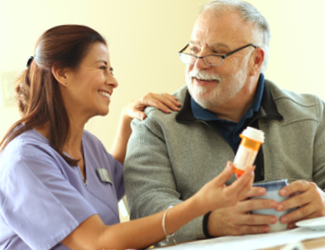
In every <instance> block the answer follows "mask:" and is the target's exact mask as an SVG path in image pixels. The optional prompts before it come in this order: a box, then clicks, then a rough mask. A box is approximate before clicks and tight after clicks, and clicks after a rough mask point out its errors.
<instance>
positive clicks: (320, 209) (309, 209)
mask: <svg viewBox="0 0 325 250" xmlns="http://www.w3.org/2000/svg"><path fill="white" fill-rule="evenodd" d="M280 195H281V196H290V198H289V199H287V200H285V201H283V202H279V203H278V205H277V208H276V210H278V211H283V210H286V209H291V208H297V207H298V208H297V209H296V210H294V211H293V212H291V213H289V214H286V215H283V216H282V217H281V218H280V221H281V222H282V223H288V228H294V227H296V225H295V223H296V222H298V221H301V220H305V219H311V218H316V217H320V216H324V215H325V193H324V192H323V191H322V190H321V189H320V188H319V187H318V186H317V185H316V184H315V183H314V182H308V181H303V180H299V181H295V182H292V183H291V184H290V185H288V186H286V187H284V188H282V189H281V190H280Z"/></svg>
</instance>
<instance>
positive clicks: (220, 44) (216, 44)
mask: <svg viewBox="0 0 325 250" xmlns="http://www.w3.org/2000/svg"><path fill="white" fill-rule="evenodd" d="M189 44H190V45H192V46H198V47H202V46H203V45H204V44H205V43H203V42H202V41H200V40H192V39H191V40H190V41H189ZM206 45H207V46H208V47H210V48H224V49H230V47H229V45H228V44H227V43H223V42H216V41H212V42H211V43H207V44H206Z"/></svg>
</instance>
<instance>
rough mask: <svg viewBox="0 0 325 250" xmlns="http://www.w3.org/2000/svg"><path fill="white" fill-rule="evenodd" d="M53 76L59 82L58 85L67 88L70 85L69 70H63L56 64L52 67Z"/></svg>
mask: <svg viewBox="0 0 325 250" xmlns="http://www.w3.org/2000/svg"><path fill="white" fill-rule="evenodd" d="M51 71H52V74H53V76H54V78H55V79H56V80H57V81H58V83H60V84H61V85H63V86H65V87H66V86H67V85H68V70H67V68H62V67H58V65H57V64H54V65H53V66H52V69H51Z"/></svg>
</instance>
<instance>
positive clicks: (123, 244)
mask: <svg viewBox="0 0 325 250" xmlns="http://www.w3.org/2000/svg"><path fill="white" fill-rule="evenodd" d="M232 167H233V165H232V164H231V163H230V162H229V163H228V164H227V166H226V168H225V169H224V170H223V172H222V173H221V174H220V175H219V176H217V177H216V178H214V179H213V180H212V181H210V182H209V183H207V184H206V185H205V186H203V188H202V189H200V190H199V191H198V192H197V193H196V194H195V195H193V196H192V197H191V198H189V199H187V200H186V201H184V202H182V203H180V204H178V205H177V206H175V207H173V208H171V209H169V210H168V213H167V214H166V218H165V226H166V231H167V233H168V234H172V233H174V232H175V231H176V230H178V229H179V228H180V227H182V226H183V225H185V224H186V223H188V222H189V221H191V220H192V219H194V218H196V217H198V216H201V215H204V214H206V213H207V212H209V211H212V210H215V209H218V208H222V207H229V206H233V205H235V204H236V203H237V202H238V201H239V200H242V199H244V198H245V197H246V194H247V192H248V191H249V190H250V188H251V186H252V182H253V180H254V172H253V171H254V168H250V167H248V168H247V170H246V172H245V173H244V175H242V176H241V177H240V178H239V179H237V180H236V181H235V182H233V183H232V184H231V185H230V186H226V185H225V182H226V181H227V180H228V179H229V178H230V177H231V175H232ZM164 213H165V211H163V212H160V213H157V214H154V215H151V216H148V217H145V218H142V219H138V220H133V221H130V222H125V223H121V224H116V225H113V226H106V225H105V224H104V223H103V222H102V220H101V219H100V217H99V216H98V215H93V216H91V217H90V218H88V219H87V220H86V221H84V222H83V223H81V224H80V226H79V227H77V228H76V229H75V230H74V231H73V232H72V233H71V234H70V235H68V236H67V237H66V238H65V239H64V240H63V241H62V243H63V244H64V245H66V246H67V247H68V248H70V249H87V250H92V249H100V250H102V249H128V248H133V249H134V248H136V249H137V248H145V247H148V246H150V245H152V244H155V243H157V242H159V241H161V240H162V239H164V238H165V234H164V232H163V229H162V218H163V215H164Z"/></svg>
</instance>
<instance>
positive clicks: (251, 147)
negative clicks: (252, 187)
mask: <svg viewBox="0 0 325 250" xmlns="http://www.w3.org/2000/svg"><path fill="white" fill-rule="evenodd" d="M240 138H242V140H241V142H240V145H239V147H238V150H237V153H236V155H235V159H234V162H233V163H234V166H235V167H234V168H233V172H234V173H236V174H237V175H238V176H241V175H242V174H243V173H244V172H245V169H246V168H247V167H248V166H250V167H252V166H253V164H254V161H255V159H256V156H257V153H258V150H259V149H260V147H261V145H262V143H264V132H263V131H262V130H259V129H256V128H252V127H247V128H246V129H244V131H243V132H242V133H241V134H240Z"/></svg>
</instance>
